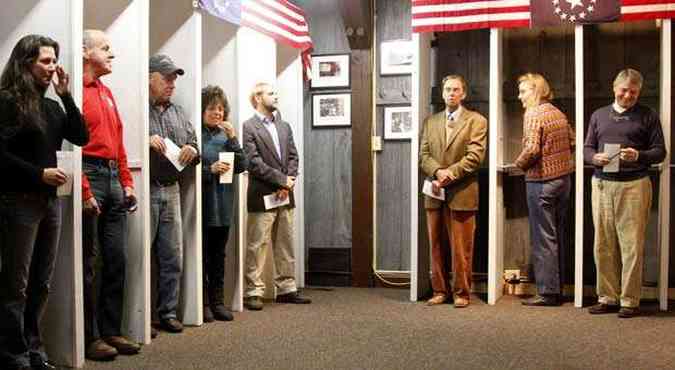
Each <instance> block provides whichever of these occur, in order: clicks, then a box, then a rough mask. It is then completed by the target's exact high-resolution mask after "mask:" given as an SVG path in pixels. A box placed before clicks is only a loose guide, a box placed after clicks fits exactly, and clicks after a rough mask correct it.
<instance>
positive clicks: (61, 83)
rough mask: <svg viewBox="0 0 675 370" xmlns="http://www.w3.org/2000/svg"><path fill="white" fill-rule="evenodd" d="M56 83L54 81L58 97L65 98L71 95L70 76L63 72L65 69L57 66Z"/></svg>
mask: <svg viewBox="0 0 675 370" xmlns="http://www.w3.org/2000/svg"><path fill="white" fill-rule="evenodd" d="M56 79H57V80H56V81H52V84H53V85H54V90H56V94H58V96H64V95H66V94H70V89H69V87H68V83H69V82H70V76H68V74H67V73H66V71H64V70H63V67H61V66H56Z"/></svg>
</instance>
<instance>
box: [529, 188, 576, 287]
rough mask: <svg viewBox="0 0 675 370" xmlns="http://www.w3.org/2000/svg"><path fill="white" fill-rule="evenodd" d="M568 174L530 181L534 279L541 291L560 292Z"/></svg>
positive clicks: (565, 232) (567, 206) (564, 244)
mask: <svg viewBox="0 0 675 370" xmlns="http://www.w3.org/2000/svg"><path fill="white" fill-rule="evenodd" d="M570 187H571V180H570V176H569V175H565V176H563V177H559V178H557V179H553V180H548V181H541V182H536V181H529V182H527V208H528V209H529V212H530V215H529V216H530V217H529V219H530V239H531V242H532V263H533V265H534V279H535V281H536V284H537V293H539V294H542V295H543V294H560V264H561V260H560V251H561V249H562V248H566V247H567V235H568V231H569V230H568V229H567V211H568V208H569V200H570Z"/></svg>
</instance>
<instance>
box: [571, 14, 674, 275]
mask: <svg viewBox="0 0 675 370" xmlns="http://www.w3.org/2000/svg"><path fill="white" fill-rule="evenodd" d="M584 33H585V38H584V56H585V58H584V59H585V60H584V69H585V82H584V83H585V91H584V95H585V97H586V100H585V109H584V117H585V118H584V129H585V130H587V129H588V120H589V119H590V116H591V114H592V113H593V111H595V110H596V109H598V108H600V107H602V106H605V105H607V104H610V103H611V102H613V101H614V94H613V92H612V82H613V80H614V77H615V76H616V74H617V73H618V72H619V71H620V70H621V69H623V68H626V67H630V68H634V69H637V70H638V71H640V72H641V73H642V75H643V76H644V78H645V82H644V84H643V87H642V93H641V96H640V103H642V104H644V105H647V106H649V107H650V108H652V109H654V110H655V111H656V112H659V111H660V107H659V79H660V65H659V55H660V45H661V43H660V30H659V29H658V28H657V26H656V24H655V22H654V21H645V22H626V23H612V24H601V25H594V26H589V27H586V28H585V29H584ZM591 176H592V169H590V168H587V169H586V171H585V174H584V181H585V185H584V187H585V189H588V190H587V191H586V192H585V194H584V204H586V207H585V209H584V213H585V214H584V261H586V263H584V284H586V285H593V284H595V281H596V276H595V274H596V272H595V263H594V262H593V235H594V234H593V219H592V215H591V192H590V189H591V183H590V179H591ZM651 179H652V185H653V200H652V211H651V215H650V218H649V226H648V228H647V240H646V243H645V265H644V276H643V281H644V285H645V286H656V283H657V281H658V271H659V260H658V244H657V243H658V242H657V235H658V204H659V191H658V183H659V173H658V171H652V174H651ZM672 282H673V280H672V279H671V284H672Z"/></svg>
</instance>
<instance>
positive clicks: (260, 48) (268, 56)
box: [236, 27, 277, 298]
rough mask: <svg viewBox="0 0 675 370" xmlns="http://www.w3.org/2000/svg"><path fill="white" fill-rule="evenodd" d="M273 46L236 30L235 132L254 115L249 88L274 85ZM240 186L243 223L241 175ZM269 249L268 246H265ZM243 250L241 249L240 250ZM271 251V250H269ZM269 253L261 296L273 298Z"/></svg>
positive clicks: (264, 38) (258, 36)
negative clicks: (259, 84)
mask: <svg viewBox="0 0 675 370" xmlns="http://www.w3.org/2000/svg"><path fill="white" fill-rule="evenodd" d="M276 52H277V51H276V43H275V42H274V39H272V38H271V37H269V36H266V35H263V34H262V33H259V32H257V31H254V30H252V29H249V28H246V27H240V28H239V30H238V31H237V63H236V65H237V75H238V77H239V82H238V88H237V92H236V93H237V95H238V96H239V99H238V102H237V103H238V107H237V112H238V118H239V123H238V125H237V128H238V129H241V127H242V123H243V122H244V121H246V120H247V119H249V118H251V117H252V116H253V114H254V109H253V106H252V105H251V103H250V101H249V99H248V97H249V95H250V94H251V91H252V90H253V87H254V86H255V84H256V83H258V82H268V83H271V84H273V85H276V65H277V63H276ZM240 179H241V182H242V186H241V187H240V189H239V190H240V192H239V199H238V201H239V205H240V206H239V219H240V220H246V214H247V212H246V186H247V183H248V182H247V181H248V178H247V176H241V178H240ZM239 238H240V240H239V245H241V246H246V234H245V233H241V234H240V235H239ZM268 247H269V246H268ZM244 249H245V248H244ZM270 252H271V251H270ZM272 254H273V253H268V255H267V257H268V258H267V262H266V264H265V267H266V269H265V272H264V274H263V275H264V276H263V280H264V281H265V285H266V286H267V289H266V291H265V297H266V298H271V297H274V284H273V282H272V280H271V277H272V269H273V265H274V264H273V263H272ZM239 258H240V264H241V265H242V266H243V265H244V263H245V258H246V253H245V252H242V254H241V255H240V256H239ZM241 289H242V293H241V294H242V295H243V289H244V287H243V286H242V287H241Z"/></svg>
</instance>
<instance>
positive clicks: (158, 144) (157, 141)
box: [150, 135, 166, 154]
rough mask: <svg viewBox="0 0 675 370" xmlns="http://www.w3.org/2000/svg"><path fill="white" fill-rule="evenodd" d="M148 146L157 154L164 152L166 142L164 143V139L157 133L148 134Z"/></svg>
mask: <svg viewBox="0 0 675 370" xmlns="http://www.w3.org/2000/svg"><path fill="white" fill-rule="evenodd" d="M150 147H151V148H152V149H154V150H155V151H156V152H157V153H159V154H164V153H166V144H165V143H164V139H162V137H161V136H159V135H152V136H150Z"/></svg>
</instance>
